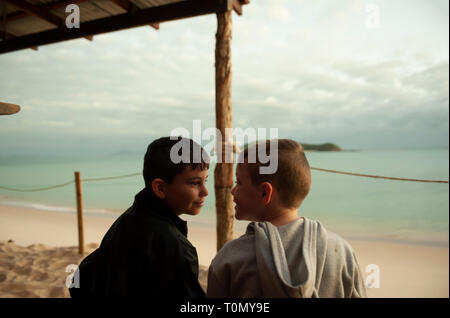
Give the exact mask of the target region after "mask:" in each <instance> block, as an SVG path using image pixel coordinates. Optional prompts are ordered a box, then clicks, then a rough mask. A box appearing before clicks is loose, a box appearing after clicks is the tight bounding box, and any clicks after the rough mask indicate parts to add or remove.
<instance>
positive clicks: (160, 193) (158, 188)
mask: <svg viewBox="0 0 450 318" xmlns="http://www.w3.org/2000/svg"><path fill="white" fill-rule="evenodd" d="M152 190H153V193H155V195H156V196H157V197H158V198H160V199H161V200H164V199H165V198H166V193H165V190H166V183H165V182H164V180H162V179H160V178H155V179H153V181H152Z"/></svg>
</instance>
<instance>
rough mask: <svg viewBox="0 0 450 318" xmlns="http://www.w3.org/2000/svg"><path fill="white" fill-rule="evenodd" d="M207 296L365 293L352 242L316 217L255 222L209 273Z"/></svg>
mask: <svg viewBox="0 0 450 318" xmlns="http://www.w3.org/2000/svg"><path fill="white" fill-rule="evenodd" d="M207 296H208V297H233V298H241V297H249V298H253V297H264V298H272V297H273V298H285V297H307V298H309V297H366V290H365V286H364V281H363V277H362V274H361V270H360V268H359V265H358V262H357V260H356V256H355V253H354V251H353V249H352V247H351V246H350V245H349V244H348V243H347V242H346V241H345V240H344V239H342V238H341V237H340V236H338V235H337V234H335V233H332V232H329V231H327V230H326V229H325V228H324V227H323V226H322V225H321V224H320V222H318V221H314V220H310V219H307V218H300V219H298V220H297V221H294V222H291V223H289V224H286V225H283V226H279V227H275V226H274V225H272V224H271V223H269V222H260V223H255V222H251V223H250V224H249V225H248V227H247V231H246V233H245V234H244V235H243V236H241V237H240V238H238V239H235V240H233V241H230V242H228V243H227V244H225V246H224V247H223V248H222V249H221V250H220V251H219V253H218V254H217V255H216V257H215V258H214V259H213V261H212V263H211V265H210V267H209V272H208V287H207Z"/></svg>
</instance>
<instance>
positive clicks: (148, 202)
mask: <svg viewBox="0 0 450 318" xmlns="http://www.w3.org/2000/svg"><path fill="white" fill-rule="evenodd" d="M134 198H135V200H134V204H133V205H134V206H136V207H137V212H138V213H145V214H148V213H150V214H152V215H155V216H157V217H160V218H163V219H165V220H166V221H169V222H171V223H173V224H174V225H175V226H176V227H177V229H178V230H179V231H180V232H181V233H182V234H183V235H184V236H186V237H187V231H188V229H187V222H186V221H183V220H182V219H180V217H179V216H178V215H176V214H175V213H174V212H173V211H172V210H171V209H170V208H169V207H167V206H166V205H165V204H164V203H163V202H162V201H161V200H160V199H159V198H158V197H157V196H156V195H155V194H154V193H153V190H152V189H149V188H144V189H142V190H141V191H140V192H139V193H138V194H136V196H135V197H134Z"/></svg>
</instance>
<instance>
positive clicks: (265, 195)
mask: <svg viewBox="0 0 450 318" xmlns="http://www.w3.org/2000/svg"><path fill="white" fill-rule="evenodd" d="M272 195H273V186H272V185H271V184H270V182H263V183H261V199H262V202H263V204H264V205H267V204H269V203H270V202H271V201H272Z"/></svg>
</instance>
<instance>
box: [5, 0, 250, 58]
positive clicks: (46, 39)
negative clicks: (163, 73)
mask: <svg viewBox="0 0 450 318" xmlns="http://www.w3.org/2000/svg"><path fill="white" fill-rule="evenodd" d="M248 2H249V0H3V1H2V2H0V54H2V53H7V52H13V51H17V50H22V49H27V48H31V49H34V50H37V48H38V47H39V46H41V45H45V44H51V43H56V42H61V41H66V40H72V39H77V38H86V39H87V40H91V41H92V38H93V36H94V35H96V34H101V33H107V32H113V31H118V30H123V29H129V28H134V27H138V26H145V25H149V26H151V27H153V28H155V29H158V28H159V23H161V22H167V21H172V20H178V19H184V18H190V17H195V16H200V15H205V14H210V13H221V12H225V11H226V10H229V9H231V8H233V9H234V10H235V11H236V12H237V13H238V14H241V13H242V9H241V5H242V4H247V3H248ZM71 4H75V5H77V6H78V8H79V13H80V15H79V17H80V27H79V28H76V27H72V28H69V27H67V24H66V19H67V18H68V16H69V15H71V14H73V13H74V11H73V10H69V9H68V12H66V8H68V6H69V5H71ZM69 8H70V7H69ZM68 20H71V19H70V18H69V19H68ZM71 21H72V22H73V20H71Z"/></svg>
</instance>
